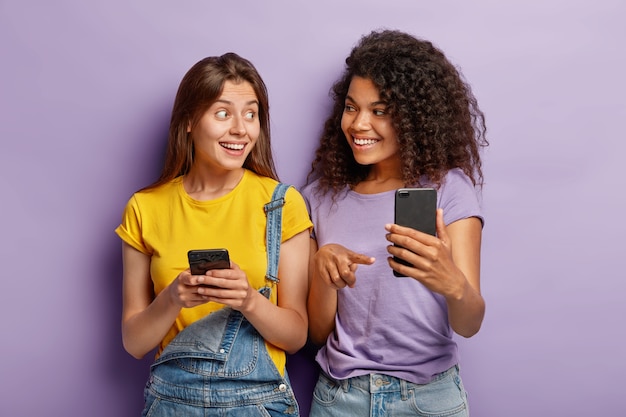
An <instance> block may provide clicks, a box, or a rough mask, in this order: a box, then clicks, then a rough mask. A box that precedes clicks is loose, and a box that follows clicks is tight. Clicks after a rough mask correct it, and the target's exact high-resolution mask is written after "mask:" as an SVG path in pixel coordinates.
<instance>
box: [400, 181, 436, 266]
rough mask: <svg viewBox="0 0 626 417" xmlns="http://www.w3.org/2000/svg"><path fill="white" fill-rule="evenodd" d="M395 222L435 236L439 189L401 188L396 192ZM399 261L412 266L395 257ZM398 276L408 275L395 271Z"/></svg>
mask: <svg viewBox="0 0 626 417" xmlns="http://www.w3.org/2000/svg"><path fill="white" fill-rule="evenodd" d="M394 217H395V220H394V223H396V224H397V225H400V226H406V227H411V228H413V229H415V230H419V231H420V232H424V233H428V234H429V235H433V236H435V234H436V217H437V190H435V189H434V188H400V189H398V190H396V194H395V208H394ZM394 260H395V261H396V262H398V263H401V264H404V265H408V266H412V265H411V264H410V263H408V262H406V261H405V260H403V259H400V258H396V257H394ZM393 274H394V275H395V276H396V277H405V276H406V275H403V274H400V273H399V272H397V271H395V270H394V271H393Z"/></svg>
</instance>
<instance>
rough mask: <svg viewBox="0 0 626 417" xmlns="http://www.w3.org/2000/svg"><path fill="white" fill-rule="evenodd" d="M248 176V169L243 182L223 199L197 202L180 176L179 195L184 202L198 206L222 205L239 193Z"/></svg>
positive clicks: (242, 179)
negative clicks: (188, 192)
mask: <svg viewBox="0 0 626 417" xmlns="http://www.w3.org/2000/svg"><path fill="white" fill-rule="evenodd" d="M248 175H249V172H248V170H247V169H245V170H244V172H243V175H242V177H241V180H239V183H238V184H237V185H236V186H235V188H233V189H232V191H229V192H228V193H226V194H224V195H223V196H221V197H218V198H214V199H213V200H196V199H195V198H193V197H192V196H190V195H189V194H187V191H185V187H184V185H183V176H180V177H178V178H177V180H178V193H179V194H180V196H181V197H182V198H183V199H184V200H186V201H188V202H190V203H191V204H194V205H197V206H212V205H215V204H220V203H223V202H224V201H226V200H229V199H231V198H233V197H234V196H235V195H236V194H237V193H238V192H239V190H240V189H241V187H242V186H243V184H244V183H245V182H246V181H247V180H248Z"/></svg>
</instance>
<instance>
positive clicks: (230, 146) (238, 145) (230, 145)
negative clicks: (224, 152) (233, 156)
mask: <svg viewBox="0 0 626 417" xmlns="http://www.w3.org/2000/svg"><path fill="white" fill-rule="evenodd" d="M220 145H222V146H223V147H224V148H226V149H232V150H233V151H240V150H242V149H243V147H244V144H243V143H220Z"/></svg>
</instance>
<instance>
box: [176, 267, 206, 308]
mask: <svg viewBox="0 0 626 417" xmlns="http://www.w3.org/2000/svg"><path fill="white" fill-rule="evenodd" d="M200 277H202V275H191V271H190V270H189V269H187V270H185V271H183V272H181V273H180V274H178V276H177V277H176V279H174V281H172V283H171V284H170V285H169V286H168V287H167V289H168V292H169V296H170V301H171V302H172V303H173V304H174V305H176V306H178V307H179V308H190V307H196V306H199V305H200V304H205V303H207V302H208V301H209V300H208V299H207V297H206V296H204V295H202V294H201V293H200V289H201V288H202V284H200V283H199V282H198V279H199V278H200Z"/></svg>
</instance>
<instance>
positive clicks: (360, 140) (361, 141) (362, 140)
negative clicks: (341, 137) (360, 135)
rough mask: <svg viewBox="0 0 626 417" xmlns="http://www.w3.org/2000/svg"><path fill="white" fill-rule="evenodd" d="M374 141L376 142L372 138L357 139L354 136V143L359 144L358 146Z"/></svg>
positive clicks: (371, 143) (370, 143) (373, 142)
mask: <svg viewBox="0 0 626 417" xmlns="http://www.w3.org/2000/svg"><path fill="white" fill-rule="evenodd" d="M376 142H378V141H377V140H374V139H357V138H354V143H355V144H356V145H360V146H363V145H373V144H375V143H376Z"/></svg>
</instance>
